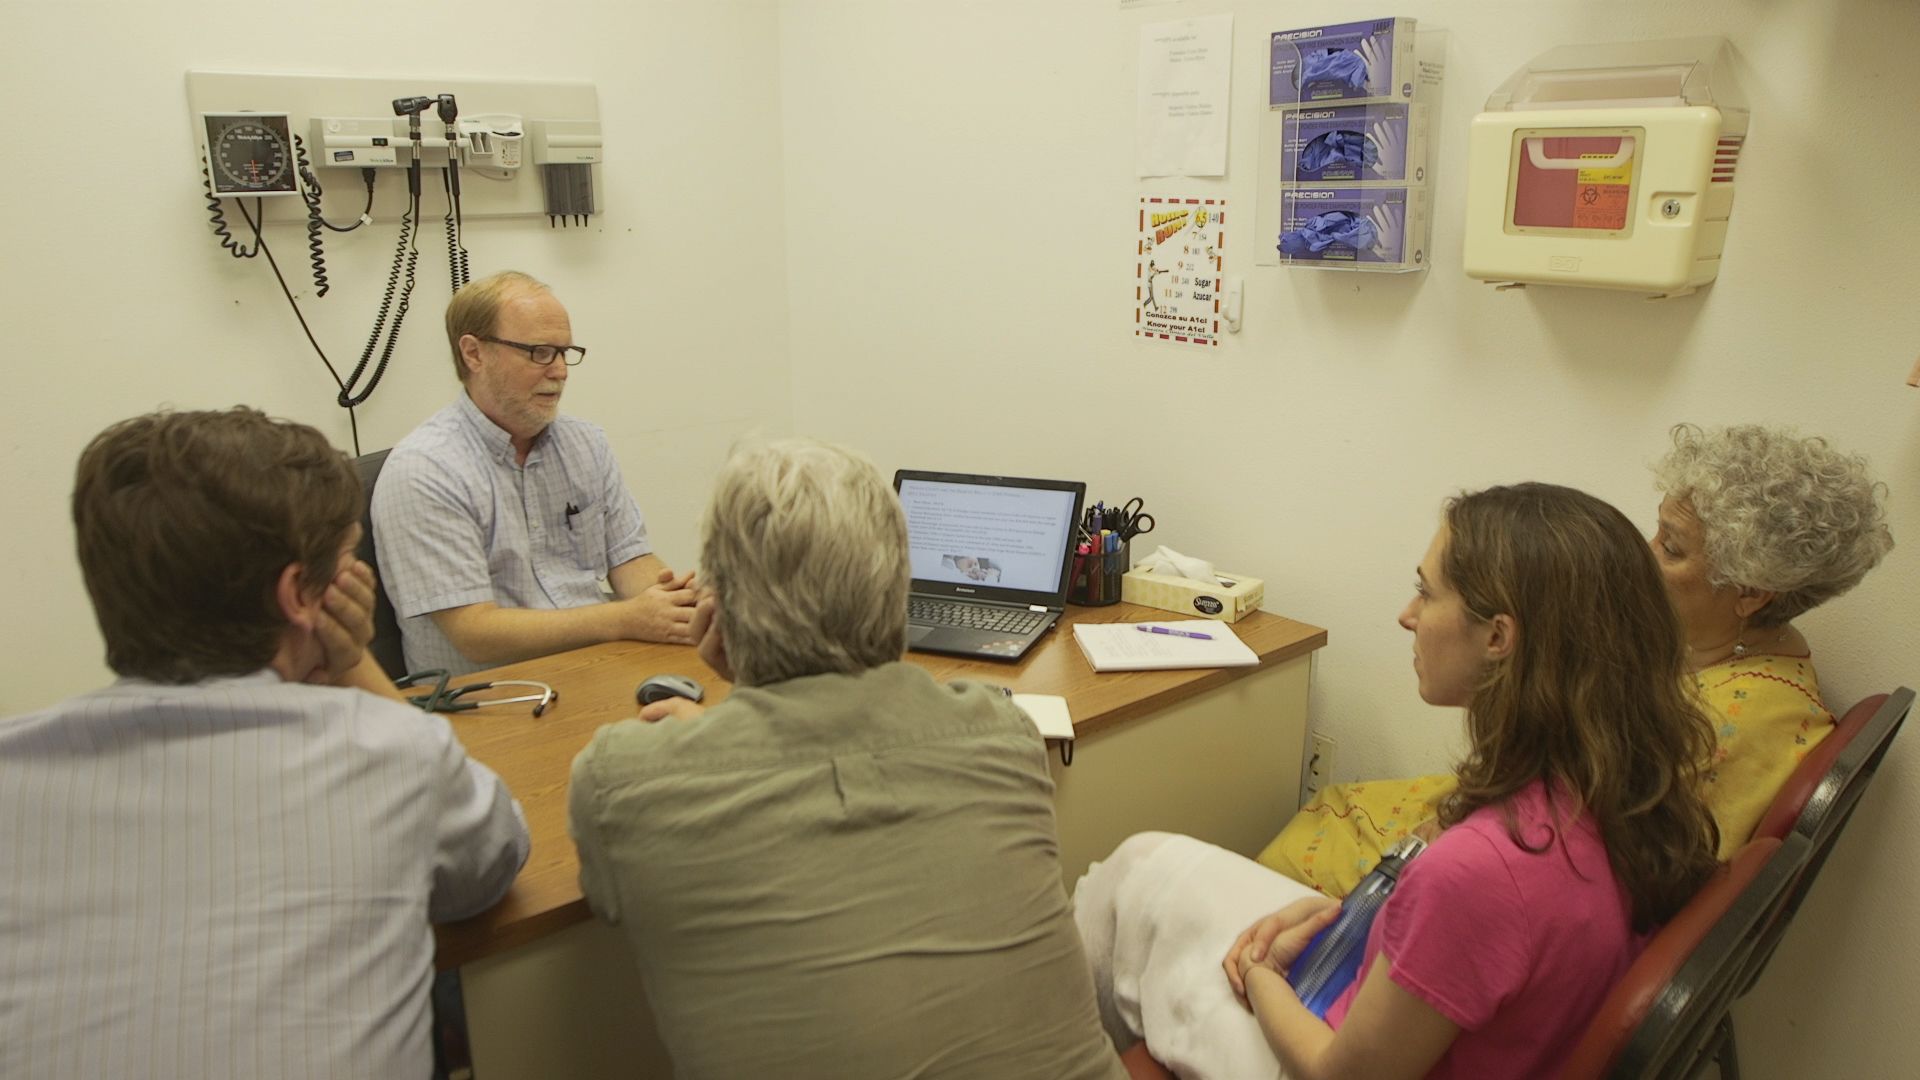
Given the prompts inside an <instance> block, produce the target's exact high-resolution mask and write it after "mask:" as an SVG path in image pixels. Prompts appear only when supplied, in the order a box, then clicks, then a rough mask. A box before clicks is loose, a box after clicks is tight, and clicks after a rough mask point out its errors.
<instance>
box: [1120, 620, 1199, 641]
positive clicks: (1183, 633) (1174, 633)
mask: <svg viewBox="0 0 1920 1080" xmlns="http://www.w3.org/2000/svg"><path fill="white" fill-rule="evenodd" d="M1134 629H1135V630H1138V631H1140V632H1141V633H1143V634H1165V635H1167V636H1168V637H1190V638H1199V639H1200V640H1201V641H1212V640H1213V635H1212V634H1197V633H1194V632H1193V631H1192V630H1169V629H1167V628H1166V627H1164V626H1148V625H1147V624H1146V623H1139V624H1137V625H1136V626H1135V627H1134Z"/></svg>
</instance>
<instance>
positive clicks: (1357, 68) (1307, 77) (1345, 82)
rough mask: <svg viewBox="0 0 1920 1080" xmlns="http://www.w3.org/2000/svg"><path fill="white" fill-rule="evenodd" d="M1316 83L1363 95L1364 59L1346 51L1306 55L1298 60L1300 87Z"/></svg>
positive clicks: (1365, 78) (1365, 80)
mask: <svg viewBox="0 0 1920 1080" xmlns="http://www.w3.org/2000/svg"><path fill="white" fill-rule="evenodd" d="M1316 82H1329V83H1333V84H1335V85H1336V86H1340V87H1342V88H1344V89H1345V90H1346V91H1347V92H1348V93H1352V94H1364V93H1366V91H1367V61H1366V58H1365V57H1363V56H1361V55H1360V54H1359V53H1357V52H1349V51H1348V50H1346V49H1328V50H1327V51H1326V52H1310V53H1307V54H1306V55H1305V56H1302V57H1301V58H1300V85H1301V87H1302V88H1305V87H1306V86H1307V85H1308V84H1309V83H1316Z"/></svg>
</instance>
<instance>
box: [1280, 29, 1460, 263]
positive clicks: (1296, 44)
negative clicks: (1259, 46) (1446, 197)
mask: <svg viewBox="0 0 1920 1080" xmlns="http://www.w3.org/2000/svg"><path fill="white" fill-rule="evenodd" d="M1270 53H1271V63H1270V77H1269V86H1268V106H1269V109H1268V113H1267V116H1266V117H1265V118H1264V119H1263V122H1262V124H1261V148H1260V168H1259V170H1258V177H1257V183H1258V185H1259V192H1260V195H1259V199H1258V200H1257V202H1256V205H1255V217H1256V219H1257V220H1256V222H1255V225H1256V228H1257V229H1258V231H1259V235H1260V237H1261V242H1260V244H1259V246H1258V248H1257V250H1256V255H1255V261H1256V262H1258V263H1260V264H1262V265H1267V266H1273V265H1282V266H1304V267H1312V268H1315V269H1323V270H1362V271H1373V272H1385V273H1406V272H1410V271H1419V270H1425V269H1426V268H1427V262H1428V259H1427V242H1428V231H1429V221H1430V218H1429V214H1428V208H1429V206H1430V197H1429V186H1430V184H1431V183H1432V179H1433V176H1432V173H1433V163H1432V157H1431V154H1430V151H1429V147H1430V145H1431V143H1432V139H1431V138H1430V134H1431V132H1432V131H1433V130H1434V125H1435V124H1436V122H1437V115H1436V113H1437V109H1438V103H1439V98H1440V95H1439V87H1440V81H1441V78H1442V76H1443V74H1444V72H1445V66H1446V63H1445V62H1446V35H1445V34H1443V33H1437V32H1432V31H1427V32H1421V31H1419V30H1418V28H1417V26H1416V24H1415V21H1414V20H1413V19H1404V18H1393V19H1374V20H1370V21H1367V22H1358V23H1343V24H1339V25H1334V26H1313V27H1305V28H1302V29H1298V30H1281V31H1276V32H1275V33H1274V34H1273V35H1272V36H1271V39H1270Z"/></svg>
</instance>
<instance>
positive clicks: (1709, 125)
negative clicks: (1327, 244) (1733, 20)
mask: <svg viewBox="0 0 1920 1080" xmlns="http://www.w3.org/2000/svg"><path fill="white" fill-rule="evenodd" d="M1728 61H1729V56H1728V51H1727V46H1726V42H1725V41H1724V40H1723V39H1720V38H1696V39H1688V40H1681V41H1649V42H1633V43H1623V44H1616V45H1585V46H1564V47H1562V48H1558V49H1554V50H1551V51H1549V52H1547V53H1544V54H1542V55H1541V56H1539V57H1537V58H1536V59H1535V60H1534V61H1533V62H1532V63H1530V64H1528V65H1527V66H1525V67H1523V68H1521V69H1520V71H1518V72H1517V73H1515V74H1514V76H1513V77H1512V78H1510V79H1508V80H1507V81H1506V82H1505V83H1504V84H1503V85H1502V86H1501V87H1500V89H1498V90H1496V91H1495V92H1494V94H1493V96H1492V97H1491V98H1489V99H1488V100H1487V108H1486V111H1485V112H1482V113H1481V114H1480V115H1479V116H1476V117H1475V118H1474V121H1473V127H1472V130H1471V132H1470V134H1469V137H1468V170H1467V221H1466V237H1465V261H1466V270H1467V273H1468V274H1469V275H1471V276H1472V277H1476V278H1479V279H1481V280H1483V281H1487V282H1492V283H1497V284H1502V285H1505V284H1523V285H1525V284H1538V285H1586V286H1592V287H1597V288H1607V289H1626V290H1633V291H1637V292H1646V293H1651V294H1653V295H1655V296H1656V297H1659V296H1684V295H1686V294H1688V293H1690V292H1692V291H1694V290H1695V289H1697V288H1699V287H1700V286H1702V285H1705V284H1707V283H1708V282H1710V281H1712V280H1713V279H1714V276H1715V275H1716V274H1718V273H1719V270H1720V250H1721V247H1722V246H1723V245H1724V244H1725V242H1726V236H1727V220H1728V217H1729V216H1730V215H1731V214H1732V211H1733V178H1734V167H1735V165H1736V164H1737V163H1738V160H1739V154H1740V146H1741V143H1742V142H1743V141H1744V140H1745V138H1746V133H1747V106H1746V101H1745V99H1743V98H1742V97H1741V96H1740V94H1739V91H1738V89H1737V88H1736V87H1735V86H1734V85H1733V82H1732V78H1731V75H1730V74H1729V72H1728V67H1729V63H1728Z"/></svg>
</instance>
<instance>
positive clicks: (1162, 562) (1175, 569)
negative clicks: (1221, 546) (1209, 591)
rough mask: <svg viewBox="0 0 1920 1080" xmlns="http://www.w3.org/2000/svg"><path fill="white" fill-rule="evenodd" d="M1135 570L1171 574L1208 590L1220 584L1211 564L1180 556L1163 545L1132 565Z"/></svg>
mask: <svg viewBox="0 0 1920 1080" xmlns="http://www.w3.org/2000/svg"><path fill="white" fill-rule="evenodd" d="M1133 568H1134V569H1135V570H1148V571H1151V572H1153V573H1155V574H1171V575H1172V576H1174V577H1183V578H1188V579H1190V580H1193V581H1198V582H1200V583H1201V584H1203V585H1206V586H1207V587H1208V588H1216V587H1218V586H1219V584H1220V577H1219V575H1217V574H1215V573H1214V572H1213V564H1212V563H1210V562H1208V561H1207V560H1205V559H1196V558H1194V557H1193V556H1191V555H1182V554H1180V553H1179V552H1177V551H1175V550H1173V549H1172V548H1170V547H1168V546H1167V545H1165V544H1161V545H1160V546H1159V547H1158V548H1157V549H1155V550H1154V553H1153V554H1151V555H1148V556H1146V557H1145V558H1143V559H1141V560H1139V561H1138V562H1136V563H1134V564H1133Z"/></svg>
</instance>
